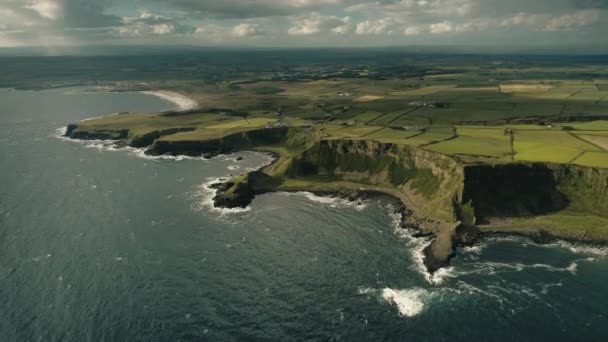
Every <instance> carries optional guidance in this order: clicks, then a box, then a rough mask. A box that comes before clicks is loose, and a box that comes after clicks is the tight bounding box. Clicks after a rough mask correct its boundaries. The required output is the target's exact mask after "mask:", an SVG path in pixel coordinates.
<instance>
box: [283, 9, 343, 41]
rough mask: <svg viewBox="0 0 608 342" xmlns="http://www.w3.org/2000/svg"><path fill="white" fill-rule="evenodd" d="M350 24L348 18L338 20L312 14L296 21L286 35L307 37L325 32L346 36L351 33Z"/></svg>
mask: <svg viewBox="0 0 608 342" xmlns="http://www.w3.org/2000/svg"><path fill="white" fill-rule="evenodd" d="M350 22H351V19H350V17H344V18H338V17H336V16H323V15H319V14H318V13H312V14H311V15H310V16H308V17H304V18H299V19H296V20H295V22H294V24H293V26H291V27H290V28H289V30H287V33H288V34H289V35H292V36H307V35H315V34H320V33H326V32H332V33H336V34H347V33H349V32H350V31H352V27H351V24H350Z"/></svg>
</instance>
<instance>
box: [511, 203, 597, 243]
mask: <svg viewBox="0 0 608 342" xmlns="http://www.w3.org/2000/svg"><path fill="white" fill-rule="evenodd" d="M511 225H512V227H509V228H508V229H507V230H508V231H510V232H518V231H519V232H524V233H525V232H529V231H532V230H535V229H537V228H539V227H540V228H543V229H546V230H548V231H549V232H551V233H552V234H555V235H557V236H560V237H564V238H573V239H577V238H578V239H581V238H585V239H590V240H591V239H601V240H606V239H608V219H607V218H604V217H599V216H595V215H590V214H589V213H579V212H576V211H570V210H565V211H561V212H558V213H555V214H550V215H544V216H537V217H530V218H515V219H513V222H512V224H511Z"/></svg>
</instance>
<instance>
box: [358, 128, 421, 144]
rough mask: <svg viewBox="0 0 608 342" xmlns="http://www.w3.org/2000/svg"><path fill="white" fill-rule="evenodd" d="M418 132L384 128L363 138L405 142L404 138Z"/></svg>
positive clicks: (391, 142) (390, 142)
mask: <svg viewBox="0 0 608 342" xmlns="http://www.w3.org/2000/svg"><path fill="white" fill-rule="evenodd" d="M418 134H420V132H416V131H404V130H400V129H393V128H384V129H381V130H379V131H376V132H374V133H372V134H370V135H368V136H366V137H365V138H366V139H371V140H376V141H379V142H383V143H389V144H407V140H406V139H408V138H410V137H412V136H415V135H418Z"/></svg>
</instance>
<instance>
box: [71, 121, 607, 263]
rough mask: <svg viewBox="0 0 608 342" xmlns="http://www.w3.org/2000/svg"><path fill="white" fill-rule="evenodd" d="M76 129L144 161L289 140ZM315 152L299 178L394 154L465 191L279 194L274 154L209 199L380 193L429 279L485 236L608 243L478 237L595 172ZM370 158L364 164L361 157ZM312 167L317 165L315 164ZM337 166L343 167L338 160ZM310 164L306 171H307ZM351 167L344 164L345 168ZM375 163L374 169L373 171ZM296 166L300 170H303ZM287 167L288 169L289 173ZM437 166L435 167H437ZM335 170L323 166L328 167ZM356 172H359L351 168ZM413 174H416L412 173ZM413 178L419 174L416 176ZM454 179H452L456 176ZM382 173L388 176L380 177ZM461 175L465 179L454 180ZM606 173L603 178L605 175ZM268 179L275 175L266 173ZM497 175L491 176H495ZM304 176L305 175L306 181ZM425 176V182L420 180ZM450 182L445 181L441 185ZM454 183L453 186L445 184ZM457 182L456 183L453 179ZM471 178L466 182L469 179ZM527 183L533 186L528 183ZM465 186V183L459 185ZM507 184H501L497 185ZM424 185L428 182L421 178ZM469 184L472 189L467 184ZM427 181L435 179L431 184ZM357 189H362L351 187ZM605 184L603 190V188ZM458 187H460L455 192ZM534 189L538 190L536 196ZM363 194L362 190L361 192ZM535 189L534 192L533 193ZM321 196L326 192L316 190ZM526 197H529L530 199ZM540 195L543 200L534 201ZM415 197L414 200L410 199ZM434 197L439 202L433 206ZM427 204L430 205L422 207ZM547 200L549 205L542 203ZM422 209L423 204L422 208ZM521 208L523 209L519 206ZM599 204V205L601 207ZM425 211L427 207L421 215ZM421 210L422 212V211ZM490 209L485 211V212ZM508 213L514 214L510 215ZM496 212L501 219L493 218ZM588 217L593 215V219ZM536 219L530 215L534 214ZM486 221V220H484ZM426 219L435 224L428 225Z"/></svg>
mask: <svg viewBox="0 0 608 342" xmlns="http://www.w3.org/2000/svg"><path fill="white" fill-rule="evenodd" d="M77 128H78V125H75V124H71V125H69V126H68V127H67V129H66V131H65V136H66V137H68V138H72V139H80V140H114V141H115V143H116V145H117V147H125V146H132V147H136V148H145V147H148V150H147V151H146V154H149V155H172V156H177V155H186V156H197V157H201V156H202V157H205V158H210V157H214V156H217V155H220V154H226V153H230V152H234V151H237V150H246V149H251V148H252V147H255V141H256V139H259V140H262V141H264V143H271V144H276V143H278V142H279V141H281V140H280V139H281V137H282V136H285V135H287V134H288V131H287V128H278V129H268V130H264V131H250V132H244V133H240V134H236V135H233V136H228V137H226V138H224V139H217V140H209V141H176V142H173V141H161V140H159V137H161V136H163V135H167V134H173V133H177V132H180V131H188V129H168V130H164V131H155V132H151V133H149V134H147V135H144V136H141V137H135V138H133V137H131V139H130V140H129V131H128V130H118V131H90V132H88V131H79V130H78V129H77ZM317 148H318V149H320V150H318V151H315V150H312V149H311V150H307V151H306V152H305V153H304V154H303V155H302V156H301V157H300V158H301V159H298V160H295V161H294V163H295V164H294V165H296V166H298V165H299V166H300V167H302V170H309V169H307V168H308V167H310V162H309V161H307V160H305V158H320V155H319V154H323V155H324V156H325V157H323V158H333V156H332V155H331V154H328V153H336V152H334V151H340V152H339V153H342V155H339V156H338V157H339V158H343V157H344V155H348V154H349V153H351V154H363V153H370V151H371V152H372V153H373V154H374V158H376V159H377V158H379V156H384V155H386V154H387V153H392V154H397V156H399V158H403V157H404V156H405V157H407V158H411V159H410V162H411V163H413V164H412V165H423V166H421V167H427V168H430V169H433V168H434V169H433V170H435V169H437V167H440V168H443V169H438V170H437V172H440V173H441V174H442V177H443V182H444V184H452V185H453V184H454V182H455V181H459V180H460V181H462V188H458V187H457V188H454V189H451V190H449V191H456V192H454V193H453V194H452V193H450V192H449V191H448V190H446V189H445V188H443V187H439V189H438V190H437V191H438V193H431V195H432V196H434V197H433V198H432V200H431V198H428V197H424V196H417V195H416V192H415V191H413V192H412V191H411V190H409V188H407V187H406V188H397V187H395V189H388V188H383V187H381V186H371V185H370V186H367V185H365V184H360V187H358V188H357V190H356V191H355V190H354V189H353V188H350V189H349V188H340V187H339V186H332V184H333V183H331V182H328V183H327V186H325V185H322V186H320V187H319V188H317V189H311V188H309V187H287V188H286V187H283V186H281V181H282V179H283V178H282V177H276V176H270V175H268V174H266V173H264V172H263V171H262V170H272V169H273V168H275V167H276V166H280V164H281V158H280V155H277V154H276V153H274V152H272V153H274V154H275V156H276V158H275V160H274V162H273V163H272V164H270V165H268V166H266V167H264V168H263V169H262V170H259V171H253V172H249V173H246V174H244V175H241V176H238V177H234V178H232V179H230V180H226V181H224V182H220V183H216V184H212V185H211V186H210V187H211V188H212V189H214V190H216V194H215V196H214V198H213V203H214V206H216V207H220V208H245V207H247V206H248V205H249V204H250V203H251V201H253V199H254V198H255V196H256V195H260V194H264V193H271V192H276V191H287V192H297V191H307V192H311V193H314V194H316V195H319V196H331V197H340V198H342V199H346V200H349V201H362V200H364V199H365V198H368V197H369V196H373V195H377V194H378V193H381V194H383V195H388V196H391V197H393V198H395V199H396V200H398V201H399V203H400V208H399V212H400V215H401V226H402V227H403V228H410V229H412V230H414V231H417V232H419V233H418V234H417V236H418V237H425V238H428V239H429V241H430V243H429V245H428V246H427V247H426V248H424V250H423V251H422V253H423V255H424V260H423V262H424V266H425V267H426V269H427V270H428V272H429V273H431V274H432V273H434V272H436V271H437V270H439V269H441V268H444V267H446V266H449V264H450V261H451V260H452V258H453V257H454V256H455V255H456V251H457V249H458V248H459V247H467V246H473V245H474V244H475V243H476V242H477V241H478V240H479V239H480V238H483V237H484V236H491V235H496V234H504V235H520V236H526V237H529V238H532V239H533V240H534V241H536V242H541V243H543V242H544V243H547V242H551V241H554V240H556V239H560V240H566V241H569V242H575V243H579V242H584V243H586V244H589V243H592V244H593V243H606V242H608V241H598V240H597V239H588V240H585V239H576V238H572V236H563V235H560V234H554V233H552V232H550V231H548V230H547V229H545V228H543V227H530V228H529V229H526V230H525V231H521V230H520V231H507V230H505V231H499V232H494V231H492V227H499V226H498V225H486V226H483V227H482V228H483V229H480V226H478V225H477V224H479V222H478V223H476V222H475V221H476V220H477V219H478V218H479V217H477V215H478V214H486V213H487V214H488V215H487V216H488V217H491V215H493V214H499V215H506V214H519V213H521V212H522V211H524V212H525V211H527V210H532V211H539V212H542V211H546V210H553V209H556V208H559V207H560V206H562V205H564V203H565V202H564V201H565V200H564V199H563V198H559V197H557V196H556V193H555V190H554V189H555V187H554V186H555V184H545V183H546V182H545V183H542V182H539V181H534V179H541V180H543V179H547V178H549V179H553V178H551V177H550V176H551V175H553V174H555V175H557V176H559V177H563V178H565V179H567V180H568V181H569V182H570V183H567V184H568V185H570V186H571V187H573V188H574V189H578V188H580V186H579V183H576V182H577V181H578V182H580V180H579V179H580V178H581V177H587V178H588V179H589V181H588V182H599V183H601V182H602V181H603V179H604V178H603V175H604V173H599V172H600V171H595V170H587V169H583V168H581V167H578V166H572V167H571V169H567V170H566V169H563V170H562V169H560V166H551V165H549V166H543V165H539V164H533V165H510V166H500V168H497V166H491V165H488V166H473V167H470V168H466V169H464V171H458V169H457V168H455V167H458V165H457V164H454V162H453V161H451V160H450V159H449V158H446V157H445V156H441V155H436V154H432V153H430V152H427V151H419V150H404V151H401V150H394V146H390V145H379V144H377V143H375V142H348V143H342V142H340V141H333V142H327V143H322V144H320V145H318V147H317ZM366 158H367V157H366ZM312 160H315V159H312ZM339 160H340V159H339ZM307 162H308V163H309V164H306V163H307ZM347 162H348V160H347ZM298 163H299V164H298ZM362 163H363V164H364V165H368V164H369V167H374V164H373V163H375V161H374V159H373V158H372V159H370V160H369V161H368V160H367V159H365V160H363V162H362ZM370 163H372V164H370ZM300 164H301V165H300ZM294 165H292V166H294ZM386 165H388V166H389V167H393V169H390V171H391V172H393V173H394V175H392V176H393V178H395V177H397V178H398V177H399V176H400V173H401V172H409V171H408V170H403V169H398V168H395V167H396V165H395V164H391V163H388V164H386ZM437 165H440V166H437ZM330 166H333V165H331V164H328V165H327V166H325V167H330ZM355 167H359V166H357V165H355ZM417 167H418V166H417ZM297 170H298V169H297V168H296V172H295V173H293V171H291V173H288V174H286V176H287V177H291V178H294V177H295V178H296V179H297V178H298V176H299V174H298V172H299V171H297ZM414 171H416V169H414ZM455 171H456V173H454V172H455ZM382 172H386V171H382ZM458 172H462V174H459V173H458ZM602 172H603V171H602ZM270 173H271V174H272V172H270ZM493 175H494V176H493ZM304 176H306V175H304ZM422 176H424V175H422ZM446 177H447V178H446ZM450 177H451V178H450ZM458 177H460V178H458ZM467 177H468V178H467ZM496 177H498V179H500V180H501V181H500V185H499V190H501V196H498V197H496V196H492V193H491V192H488V191H487V185H486V183H488V182H493V181H494V180H496V179H497V178H496ZM529 177H532V178H531V180H530V179H528V178H529ZM461 178H462V179H461ZM501 178H504V179H501ZM511 178H513V179H516V178H517V179H518V178H522V179H524V180H527V183H526V184H528V186H526V187H524V188H521V187H520V188H521V189H519V190H517V188H516V191H513V188H512V187H509V186H508V184H509V183H510V182H511V181H512V180H513V179H511ZM425 179H426V180H427V181H428V180H429V178H428V176H427V177H426V178H425ZM471 179H473V180H475V182H471V181H470V180H471ZM431 180H432V179H431ZM445 182H447V183H445ZM354 183H355V184H359V183H357V182H354ZM602 184H603V183H602ZM458 186H460V185H458ZM539 186H541V187H542V189H541V188H538V187H539ZM364 187H365V188H364ZM537 188H538V191H537V190H536V189H537ZM320 189H323V190H320ZM457 191H460V193H461V195H459V196H464V198H462V197H459V198H454V197H452V198H451V197H449V196H454V194H457V193H458V192H457ZM522 194H523V195H525V197H526V199H525V201H524V202H519V197H521V196H522ZM528 194H529V195H530V196H528ZM539 194H540V195H539ZM410 195H412V196H413V197H409V196H410ZM435 197H436V198H435ZM425 198H427V199H426V200H425ZM590 198H591V199H590V200H588V201H589V203H587V202H586V203H585V204H587V205H588V206H589V207H590V208H593V209H594V210H600V209H601V208H602V206H603V205H605V204H601V203H603V202H602V201H601V200H600V199H597V198H594V197H590ZM545 199H550V201H549V200H547V201H545ZM473 200H476V201H480V200H481V201H483V203H480V206H478V207H477V208H475V209H476V210H477V211H476V212H472V210H473V209H472V208H471V209H469V208H468V207H467V206H465V205H464V204H465V203H467V201H468V203H471V201H473ZM425 201H426V202H425ZM431 202H432V203H434V205H433V206H429V203H431ZM450 203H451V204H452V205H455V206H456V207H455V208H453V209H452V210H456V211H455V212H453V211H452V212H450V211H445V210H444V209H445V208H446V207H447V205H449V204H450ZM513 203H517V206H513ZM522 203H523V204H522ZM598 203H599V204H598ZM425 205H426V207H425ZM419 206H422V207H419ZM484 206H487V207H484ZM430 207H435V208H439V209H440V210H438V211H436V212H434V214H435V215H434V216H433V215H428V210H429V208H430ZM509 208H512V209H511V210H513V211H512V212H507V211H504V210H509ZM497 210H498V211H497ZM592 212H593V211H592ZM531 214H534V212H531ZM484 216H486V215H483V216H482V218H486V217H484ZM431 217H434V218H433V219H431ZM437 217H445V218H446V219H445V220H444V219H437Z"/></svg>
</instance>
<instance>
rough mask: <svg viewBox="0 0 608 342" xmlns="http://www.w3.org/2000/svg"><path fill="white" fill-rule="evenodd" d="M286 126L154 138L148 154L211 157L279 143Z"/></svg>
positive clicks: (284, 133) (283, 135)
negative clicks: (199, 136)
mask: <svg viewBox="0 0 608 342" xmlns="http://www.w3.org/2000/svg"><path fill="white" fill-rule="evenodd" d="M287 130H288V128H286V127H278V128H268V129H258V130H251V131H246V132H239V133H235V134H231V135H227V136H225V137H222V138H217V139H209V140H192V141H188V140H185V141H184V140H180V141H173V140H162V139H160V140H156V141H154V143H153V144H152V148H151V149H150V150H149V153H150V154H153V155H161V154H170V155H180V154H181V155H190V156H200V155H204V156H206V157H212V156H216V155H219V154H224V153H231V152H234V151H239V150H245V149H251V148H253V147H256V146H260V145H276V144H279V143H280V142H281V141H282V140H283V138H284V137H285V136H286V134H287Z"/></svg>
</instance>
